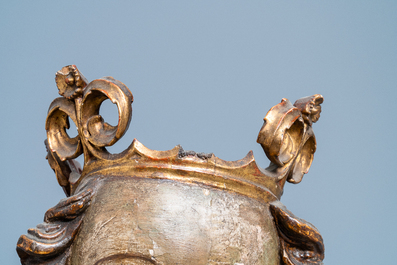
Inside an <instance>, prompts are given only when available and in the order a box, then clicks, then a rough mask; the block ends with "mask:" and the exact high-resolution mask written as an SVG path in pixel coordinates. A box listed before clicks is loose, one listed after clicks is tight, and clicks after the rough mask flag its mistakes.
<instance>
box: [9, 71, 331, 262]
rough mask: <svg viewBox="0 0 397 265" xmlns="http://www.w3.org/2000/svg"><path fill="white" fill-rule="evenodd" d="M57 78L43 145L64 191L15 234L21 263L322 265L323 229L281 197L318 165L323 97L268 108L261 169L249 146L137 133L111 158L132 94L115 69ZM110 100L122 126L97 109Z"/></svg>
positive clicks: (125, 122) (63, 74)
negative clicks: (198, 143) (217, 150)
mask: <svg viewBox="0 0 397 265" xmlns="http://www.w3.org/2000/svg"><path fill="white" fill-rule="evenodd" d="M55 80H56V84H57V87H58V90H59V94H60V95H61V96H62V97H60V98H57V99H55V100H54V101H53V102H52V103H51V105H50V108H49V110H48V115H47V120H46V130H47V139H46V141H45V145H46V148H47V152H48V154H47V159H48V163H49V164H50V166H51V168H52V169H53V170H54V172H55V175H56V178H57V180H58V183H59V185H60V186H61V187H62V188H63V190H64V192H65V194H66V196H67V197H66V198H65V199H63V200H61V201H60V202H59V203H58V204H57V205H56V206H55V207H53V208H51V209H49V210H48V211H47V212H46V214H45V218H44V222H43V223H42V224H39V225H37V227H36V228H34V229H29V230H28V233H27V234H26V235H22V236H21V237H20V238H19V240H18V243H17V252H18V255H19V257H20V259H21V263H22V264H61V265H71V264H73V265H79V264H84V265H88V264H93V265H94V264H98V265H99V264H192V265H193V264H194V265H199V264H203V265H204V264H214V265H215V264H217V265H220V264H234V265H241V264H245V265H253V264H258V265H259V264H260V265H276V264H295V265H296V264H322V260H323V259H324V245H323V240H322V237H321V235H320V233H319V232H318V231H317V229H316V228H315V227H314V226H313V225H311V224H310V223H308V222H306V221H304V220H302V219H299V218H297V217H296V216H295V215H293V214H292V213H291V212H290V211H288V210H287V209H286V207H285V206H284V205H283V204H282V203H281V202H280V197H281V195H282V193H283V187H284V184H285V182H286V181H288V182H291V183H299V182H300V181H301V180H302V177H303V175H304V174H306V173H307V172H308V170H309V168H310V166H311V163H312V160H313V154H314V152H315V150H316V139H315V136H314V133H313V129H312V125H313V123H314V122H316V121H318V119H319V117H320V112H321V106H320V104H321V103H322V102H323V97H322V96H321V95H313V96H310V97H306V98H302V99H299V100H297V101H296V102H295V103H294V104H292V103H291V102H290V101H289V100H287V99H282V101H281V103H279V104H277V105H275V106H274V107H273V108H271V109H270V110H269V112H268V113H267V114H266V116H265V118H264V124H263V126H262V128H261V129H260V132H259V135H258V138H257V142H258V143H259V144H260V145H261V146H262V147H263V150H264V151H265V153H266V155H267V157H268V158H269V160H270V165H269V167H268V168H266V169H262V168H260V167H259V166H257V164H256V162H255V159H254V156H253V153H252V151H250V152H249V153H248V154H247V155H246V157H244V158H243V159H241V160H238V161H224V160H222V159H220V158H218V157H216V156H215V155H213V154H204V153H196V152H194V151H186V150H184V149H183V148H182V147H181V146H176V147H175V148H173V149H172V150H168V151H155V150H151V149H148V148H147V147H145V146H144V145H143V144H141V143H140V142H139V141H138V140H136V139H134V140H133V142H132V144H131V145H130V146H129V147H128V148H127V149H126V150H125V151H124V152H122V153H120V154H111V153H109V152H108V151H107V150H106V146H111V145H113V144H114V143H116V142H117V141H118V140H119V139H120V138H121V137H122V136H123V135H124V133H125V131H126V130H127V129H128V126H129V124H130V120H131V116H132V108H131V103H132V101H133V96H132V94H131V92H130V90H129V89H128V88H127V87H126V86H125V85H124V84H123V83H121V82H120V81H117V80H115V79H113V78H112V77H104V78H101V79H96V80H94V81H92V82H88V81H87V79H86V78H85V77H84V76H83V75H82V74H81V73H80V71H79V70H78V69H77V67H76V66H74V65H69V66H66V67H64V68H62V69H61V70H60V71H58V72H57V73H56V78H55ZM106 99H109V100H111V101H112V103H114V104H116V105H117V108H118V114H119V120H118V124H117V125H116V126H112V125H109V124H108V123H106V122H105V121H104V120H103V118H102V117H101V116H100V115H99V109H100V106H101V103H102V102H103V101H104V100H106ZM69 122H73V123H74V124H75V125H76V128H77V130H78V135H77V136H76V137H74V138H71V137H69V135H68V134H67V132H66V129H68V128H69ZM81 154H83V155H84V166H83V168H81V166H80V164H79V163H78V162H77V161H75V160H74V159H75V158H76V157H78V156H80V155H81Z"/></svg>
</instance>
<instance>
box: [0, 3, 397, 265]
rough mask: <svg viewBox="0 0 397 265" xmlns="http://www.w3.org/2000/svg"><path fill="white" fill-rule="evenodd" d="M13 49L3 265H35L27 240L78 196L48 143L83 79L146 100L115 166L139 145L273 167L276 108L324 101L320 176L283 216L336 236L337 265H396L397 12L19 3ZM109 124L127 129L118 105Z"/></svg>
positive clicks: (372, 7)
mask: <svg viewBox="0 0 397 265" xmlns="http://www.w3.org/2000/svg"><path fill="white" fill-rule="evenodd" d="M0 47H1V48H0V70H1V71H0V77H1V78H0V89H1V98H2V101H1V104H0V110H1V118H0V119H1V123H0V124H1V125H0V126H1V130H0V139H1V149H2V152H1V155H0V157H1V160H0V161H1V162H0V163H1V168H2V170H1V177H0V187H1V193H0V199H1V206H0V207H1V208H0V213H1V218H0V224H1V226H0V227H1V231H0V233H1V234H0V235H1V240H0V253H1V263H2V264H19V259H18V256H17V254H16V252H15V246H16V242H17V240H18V238H19V236H20V235H21V234H24V233H26V230H27V229H28V228H30V227H34V226H36V225H37V224H38V223H40V222H42V220H43V216H44V213H45V211H46V210H47V209H48V208H50V207H52V206H54V205H55V204H56V203H57V202H58V201H59V200H60V199H61V198H63V197H64V195H63V192H62V190H61V188H60V187H59V186H58V184H57V181H56V178H55V175H54V174H53V172H52V170H51V168H50V167H49V166H48V164H47V161H46V160H45V155H46V151H45V147H44V144H43V141H44V139H45V138H46V132H45V129H44V123H45V119H46V115H47V110H48V106H49V105H50V103H51V101H52V100H53V99H55V98H56V97H58V96H59V95H58V93H57V92H58V91H57V88H56V85H55V82H54V77H55V72H56V71H58V70H60V69H61V68H62V67H63V66H65V65H69V64H76V65H77V67H78V68H79V69H80V70H81V72H82V73H83V74H84V75H85V76H86V77H87V78H88V79H89V80H90V81H91V80H93V79H96V78H100V77H103V76H113V77H114V78H116V79H118V80H120V81H122V82H123V83H125V84H126V85H127V86H128V87H129V88H130V90H131V91H132V93H133V95H134V98H135V101H134V103H133V120H132V123H131V125H130V128H129V131H128V132H127V134H126V135H125V136H124V137H123V139H122V140H121V141H120V142H118V143H117V144H116V146H115V147H112V148H111V150H112V151H113V152H120V151H122V150H123V149H124V148H126V147H127V146H128V145H129V144H130V142H131V141H132V140H133V138H137V139H138V140H139V141H140V142H142V143H143V144H144V145H146V146H147V147H149V148H151V149H156V150H168V149H171V148H172V147H174V146H175V145H177V144H181V145H182V146H183V147H184V148H185V149H186V150H195V151H197V152H213V153H214V154H215V155H216V156H218V157H220V158H222V159H224V160H237V159H241V158H243V157H244V156H245V155H246V154H247V153H248V151H249V150H253V151H254V155H255V157H256V160H257V163H258V164H259V165H260V166H262V167H266V166H267V165H268V160H267V158H266V156H265V155H264V153H263V151H262V149H261V147H260V146H259V145H258V144H257V143H256V137H257V133H258V132H259V129H260V128H261V126H262V122H263V120H262V119H263V117H264V116H265V114H266V112H267V111H268V110H269V108H270V107H272V106H273V105H275V104H277V103H279V102H280V100H281V99H282V98H284V97H285V98H288V99H290V100H291V101H292V102H294V101H295V100H296V99H298V98H300V97H304V96H308V95H312V94H316V93H319V94H322V95H323V96H324V98H325V101H324V104H323V112H322V114H321V118H320V120H319V122H318V123H316V124H314V126H313V127H314V132H315V134H316V137H317V152H316V154H315V157H314V162H313V165H312V168H311V170H310V172H309V174H307V175H305V177H304V179H303V181H302V183H300V184H298V185H292V184H286V187H285V191H284V195H283V197H282V200H281V201H282V202H283V203H284V204H285V205H286V206H287V207H288V208H289V209H290V210H291V211H292V212H293V213H295V214H296V215H297V216H299V217H301V218H303V219H306V220H308V221H309V222H311V223H313V224H314V225H315V226H316V227H317V228H318V229H319V230H320V232H321V233H322V235H323V237H324V242H325V247H326V252H325V255H326V258H325V263H326V264H349V265H350V264H370V265H373V264H394V262H393V261H395V258H394V256H395V251H396V246H397V245H396V236H397V231H396V226H395V222H396V221H395V220H396V217H397V215H396V192H395V190H396V188H397V180H396V176H395V170H394V168H395V160H396V154H395V150H396V147H397V144H396V136H395V135H396V129H397V125H396V118H395V112H396V107H395V101H396V97H397V92H396V84H397V52H396V47H397V2H396V1H337V0H336V1H319V0H315V1H312V0H302V1H301V0H296V1H265V0H262V1H244V2H243V1H112V2H111V1H108V2H105V1H64V2H63V3H60V2H58V1H4V0H3V1H1V3H0ZM103 114H104V116H105V119H108V120H110V123H112V121H113V123H115V122H114V121H115V120H117V116H116V117H114V115H115V108H114V106H112V104H107V105H105V106H104V110H103ZM71 133H72V132H71ZM72 134H73V133H72ZM246 265H249V264H246Z"/></svg>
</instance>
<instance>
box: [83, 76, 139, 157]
mask: <svg viewBox="0 0 397 265" xmlns="http://www.w3.org/2000/svg"><path fill="white" fill-rule="evenodd" d="M106 99H109V100H110V101H111V102H112V103H113V104H116V105H117V108H118V114H119V119H118V124H117V125H116V126H112V125H110V124H108V123H107V122H105V121H104V120H103V118H102V117H101V116H100V115H99V109H100V106H101V104H102V102H103V101H105V100H106ZM132 101H133V96H132V94H131V92H130V90H129V89H128V88H127V87H126V86H125V85H124V84H123V83H121V82H120V81H117V80H115V79H113V78H112V77H104V78H102V79H97V80H94V81H92V82H91V83H90V84H89V85H88V86H87V87H86V89H85V90H84V95H83V99H82V107H81V110H80V113H81V125H82V132H83V135H84V138H85V140H86V141H87V142H86V145H87V147H88V148H89V150H90V152H91V153H93V155H94V156H96V157H99V158H104V157H107V156H108V155H109V154H108V153H107V152H106V150H105V149H104V148H103V147H105V146H111V145H113V144H114V143H116V142H117V141H118V140H119V139H120V138H121V137H122V136H123V135H124V133H125V132H126V131H127V129H128V126H129V124H130V121H131V117H132V107H131V103H132Z"/></svg>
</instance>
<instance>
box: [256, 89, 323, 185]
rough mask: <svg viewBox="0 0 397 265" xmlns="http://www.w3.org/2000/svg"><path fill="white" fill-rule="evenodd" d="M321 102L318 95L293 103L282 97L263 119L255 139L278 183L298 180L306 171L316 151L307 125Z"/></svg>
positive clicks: (317, 115)
mask: <svg viewBox="0 0 397 265" xmlns="http://www.w3.org/2000/svg"><path fill="white" fill-rule="evenodd" d="M322 102H323V97H322V96H321V95H318V94H316V95H314V96H310V97H306V98H302V99H298V100H297V101H296V102H295V104H294V105H292V104H291V102H290V101H289V100H288V99H285V98H283V99H282V101H281V103H279V104H277V105H276V106H274V107H273V108H271V109H270V110H269V112H268V113H267V114H266V116H265V118H264V124H263V126H262V128H261V130H260V131H259V135H258V139H257V142H258V143H259V144H261V146H262V148H263V150H264V151H265V153H266V156H267V157H268V158H269V160H270V161H271V163H270V166H269V167H268V168H267V170H268V171H269V172H272V173H273V174H275V176H276V177H277V178H278V179H279V180H281V185H284V183H285V181H286V180H287V181H288V182H291V183H299V182H300V181H301V180H302V178H303V175H304V174H306V173H307V172H308V171H309V168H310V166H311V163H312V161H313V155H314V152H315V151H316V138H315V136H314V133H313V129H312V127H311V125H312V123H313V122H316V121H317V120H318V119H319V117H320V112H321V106H320V104H321V103H322Z"/></svg>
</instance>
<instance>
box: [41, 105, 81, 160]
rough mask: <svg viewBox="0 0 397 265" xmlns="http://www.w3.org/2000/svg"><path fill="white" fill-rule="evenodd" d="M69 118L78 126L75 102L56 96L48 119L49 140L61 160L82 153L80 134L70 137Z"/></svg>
mask: <svg viewBox="0 0 397 265" xmlns="http://www.w3.org/2000/svg"><path fill="white" fill-rule="evenodd" d="M69 118H70V119H71V120H72V122H74V123H75V124H76V126H77V124H78V121H77V117H76V110H75V104H74V102H73V101H72V100H69V99H66V98H56V99H55V100H54V101H53V102H52V103H51V105H50V108H49V110H48V115H47V120H46V126H45V128H46V130H47V141H48V147H49V148H50V150H51V152H55V153H56V154H57V155H58V157H59V158H60V160H61V161H65V160H67V159H72V158H76V157H78V156H79V155H81V153H82V151H83V150H82V146H81V141H80V136H79V135H77V136H76V137H74V138H70V137H69V135H68V134H67V132H66V129H69V126H70V125H69Z"/></svg>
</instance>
